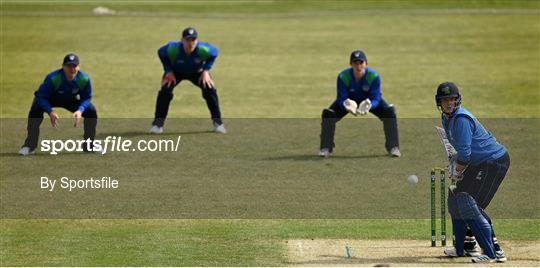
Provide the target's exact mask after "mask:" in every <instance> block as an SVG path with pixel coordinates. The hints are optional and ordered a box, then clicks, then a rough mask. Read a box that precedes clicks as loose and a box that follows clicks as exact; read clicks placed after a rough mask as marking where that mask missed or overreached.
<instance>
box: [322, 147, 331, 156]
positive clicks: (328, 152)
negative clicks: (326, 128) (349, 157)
mask: <svg viewBox="0 0 540 268" xmlns="http://www.w3.org/2000/svg"><path fill="white" fill-rule="evenodd" d="M330 154H332V153H331V152H330V150H328V148H322V149H321V150H320V151H319V156H320V157H330Z"/></svg>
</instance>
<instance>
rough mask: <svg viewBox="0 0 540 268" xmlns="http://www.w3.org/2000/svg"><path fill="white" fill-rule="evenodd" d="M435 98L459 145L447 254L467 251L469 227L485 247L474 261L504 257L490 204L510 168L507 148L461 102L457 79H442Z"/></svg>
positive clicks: (450, 197)
mask: <svg viewBox="0 0 540 268" xmlns="http://www.w3.org/2000/svg"><path fill="white" fill-rule="evenodd" d="M435 101H436V104H437V107H438V108H439V109H440V110H441V112H442V115H441V118H442V126H443V128H444V130H445V132H446V135H447V137H448V140H449V142H450V143H451V144H452V146H454V148H455V149H456V151H457V156H456V157H455V158H454V159H453V160H452V161H451V163H450V165H449V167H448V170H449V173H450V177H451V178H452V179H454V180H456V181H457V183H456V186H455V188H451V189H450V190H449V193H448V211H449V212H450V215H451V217H452V225H453V229H454V235H455V239H456V241H455V245H456V246H455V248H447V249H445V250H444V254H445V255H447V256H449V257H463V256H465V252H464V248H463V246H464V242H465V237H466V232H467V227H469V228H470V229H471V230H472V233H473V234H474V236H475V237H476V240H477V241H478V244H480V247H481V248H482V250H483V255H480V256H477V257H473V258H472V262H475V263H488V262H505V261H506V256H505V253H504V251H503V250H502V249H501V247H500V246H499V244H498V242H497V239H496V238H495V232H494V231H493V226H492V225H491V219H490V218H489V216H488V215H487V213H486V212H485V209H486V207H487V206H488V205H489V203H490V202H491V200H492V199H493V196H494V195H495V193H496V192H497V189H498V188H499V186H500V184H501V183H502V181H503V179H504V177H505V175H506V172H507V171H508V168H509V166H510V157H509V155H508V152H507V150H506V148H505V147H504V146H503V145H501V144H500V143H498V142H497V140H496V139H495V137H493V135H492V134H491V133H489V132H488V131H487V130H486V129H485V128H484V126H482V124H480V122H479V121H478V119H476V117H474V115H473V114H472V113H470V112H469V111H467V110H466V109H464V108H463V107H461V95H460V94H459V89H458V87H457V86H456V85H455V84H454V83H452V82H445V83H442V84H440V85H439V86H438V88H437V94H436V95H435Z"/></svg>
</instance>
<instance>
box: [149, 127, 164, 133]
mask: <svg viewBox="0 0 540 268" xmlns="http://www.w3.org/2000/svg"><path fill="white" fill-rule="evenodd" d="M148 132H150V133H151V134H161V133H163V127H158V126H156V125H153V126H152V127H151V128H150V130H148Z"/></svg>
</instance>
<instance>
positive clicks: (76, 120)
mask: <svg viewBox="0 0 540 268" xmlns="http://www.w3.org/2000/svg"><path fill="white" fill-rule="evenodd" d="M81 117H82V113H81V111H78V110H77V111H76V112H74V113H73V127H77V126H78V125H79V123H80V122H81Z"/></svg>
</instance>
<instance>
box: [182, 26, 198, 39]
mask: <svg viewBox="0 0 540 268" xmlns="http://www.w3.org/2000/svg"><path fill="white" fill-rule="evenodd" d="M182 38H197V30H195V28H193V27H187V28H185V29H184V31H182Z"/></svg>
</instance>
